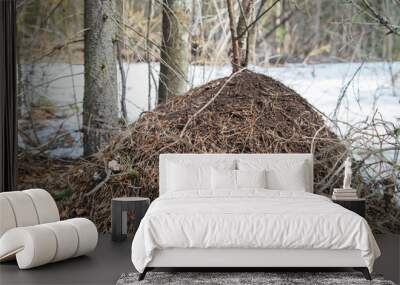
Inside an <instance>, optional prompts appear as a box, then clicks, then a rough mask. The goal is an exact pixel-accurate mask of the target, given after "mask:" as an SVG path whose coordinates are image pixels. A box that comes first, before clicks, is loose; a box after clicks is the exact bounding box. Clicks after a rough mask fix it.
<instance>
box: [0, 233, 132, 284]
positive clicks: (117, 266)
mask: <svg viewBox="0 0 400 285" xmlns="http://www.w3.org/2000/svg"><path fill="white" fill-rule="evenodd" d="M130 253H131V241H125V242H121V243H115V242H112V241H111V236H110V235H100V236H99V243H98V245H97V248H96V250H95V251H94V252H92V253H91V254H89V255H88V256H81V257H77V258H73V259H69V260H65V261H61V262H57V263H52V264H48V265H44V266H41V267H37V268H33V269H28V270H19V269H18V266H17V264H16V262H8V263H2V264H0V284H1V285H9V284H38V285H39V284H115V283H116V282H117V280H118V278H119V277H120V276H121V274H122V273H124V272H132V271H134V270H135V269H134V267H133V265H132V262H131V258H130Z"/></svg>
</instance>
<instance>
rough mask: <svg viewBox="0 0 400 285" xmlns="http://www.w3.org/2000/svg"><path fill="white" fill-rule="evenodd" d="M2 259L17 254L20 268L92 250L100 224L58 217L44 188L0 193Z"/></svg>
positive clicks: (14, 256) (52, 200)
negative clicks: (61, 219)
mask: <svg viewBox="0 0 400 285" xmlns="http://www.w3.org/2000/svg"><path fill="white" fill-rule="evenodd" d="M0 214H1V219H0V261H6V260H10V259H14V258H16V260H17V262H18V266H19V268H20V269H28V268H32V267H36V266H40V265H43V264H46V263H50V262H57V261H60V260H64V259H68V258H71V257H76V256H80V255H84V254H87V253H89V252H91V251H93V250H94V249H95V248H96V245H97V239H98V233H97V228H96V226H95V225H94V224H93V222H91V221H90V220H88V219H85V218H74V219H69V220H65V221H61V222H60V221H59V220H60V216H59V213H58V209H57V206H56V203H55V201H54V199H53V198H52V197H51V195H50V194H49V193H48V192H47V191H45V190H43V189H30V190H25V191H14V192H3V193H0Z"/></svg>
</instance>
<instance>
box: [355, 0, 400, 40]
mask: <svg viewBox="0 0 400 285" xmlns="http://www.w3.org/2000/svg"><path fill="white" fill-rule="evenodd" d="M362 2H363V4H364V6H365V8H367V10H368V11H370V12H371V13H372V15H373V17H374V18H375V19H376V20H377V21H378V22H379V23H380V24H381V25H382V26H384V27H386V28H387V29H388V30H389V32H388V34H396V35H398V36H400V28H399V27H396V26H394V25H392V24H391V23H390V22H389V21H388V20H387V19H386V18H384V17H383V16H381V15H380V14H379V13H378V12H377V11H376V10H375V9H374V8H373V7H372V6H371V4H370V3H369V2H368V1H367V0H362Z"/></svg>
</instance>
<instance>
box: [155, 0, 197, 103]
mask: <svg viewBox="0 0 400 285" xmlns="http://www.w3.org/2000/svg"><path fill="white" fill-rule="evenodd" d="M191 17H192V1H191V0H163V16H162V43H161V60H160V79H159V88H158V103H163V102H166V100H167V98H168V97H170V96H174V95H182V94H183V93H185V92H186V91H187V81H188V70H189V57H190V40H189V39H190V36H189V35H190V26H191V23H192V20H191V19H192V18H191Z"/></svg>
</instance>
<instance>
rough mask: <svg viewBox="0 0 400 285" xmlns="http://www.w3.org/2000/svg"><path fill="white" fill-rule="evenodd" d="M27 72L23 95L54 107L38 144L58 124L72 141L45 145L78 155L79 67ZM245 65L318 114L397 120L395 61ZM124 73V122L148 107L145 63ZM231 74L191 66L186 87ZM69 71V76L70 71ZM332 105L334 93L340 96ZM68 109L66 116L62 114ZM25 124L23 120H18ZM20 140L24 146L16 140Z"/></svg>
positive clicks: (399, 72)
mask: <svg viewBox="0 0 400 285" xmlns="http://www.w3.org/2000/svg"><path fill="white" fill-rule="evenodd" d="M151 68H152V73H153V75H154V79H155V80H154V81H155V82H158V64H152V66H151ZM23 69H24V72H30V73H31V74H33V76H31V77H32V81H31V86H32V88H29V90H25V92H28V93H27V94H26V95H27V98H28V99H29V100H33V101H37V100H39V101H40V102H43V101H45V102H47V103H49V102H50V104H52V105H55V106H57V114H58V115H59V116H58V118H57V119H53V118H52V119H50V120H42V121H41V122H40V123H41V125H42V127H41V128H39V130H38V136H39V138H40V140H41V143H42V144H45V143H46V142H47V141H49V140H52V139H53V138H54V136H55V134H57V131H59V129H60V126H62V128H63V129H65V130H68V131H69V133H70V135H71V136H72V138H73V139H74V140H75V143H73V144H72V146H70V145H67V144H66V145H65V147H63V146H57V147H56V148H54V149H52V150H50V152H49V153H50V154H51V155H52V156H54V157H70V158H76V157H79V156H80V155H81V154H82V147H81V133H80V132H79V128H80V125H81V118H80V116H76V115H74V114H73V111H76V109H77V108H78V109H79V110H80V111H81V110H82V99H83V86H84V79H83V66H82V65H67V64H38V65H35V66H31V65H26V66H24V68H23ZM250 69H251V70H254V71H256V72H259V73H264V74H266V75H269V76H271V77H273V78H275V79H277V80H279V81H281V82H283V83H284V84H286V85H287V86H289V87H291V88H293V89H294V90H296V91H297V92H298V93H299V94H300V95H302V96H303V97H305V98H306V99H307V100H308V101H309V102H310V103H311V104H313V105H314V106H315V107H316V108H317V109H318V110H320V111H321V112H323V113H324V114H326V115H328V116H329V117H332V116H334V115H335V110H337V111H336V117H337V118H338V119H340V120H343V121H346V122H350V123H351V122H356V121H361V120H364V119H365V118H367V117H368V116H371V115H372V114H373V113H375V112H376V111H378V112H380V113H381V115H382V117H383V118H384V119H385V120H388V121H391V122H393V123H395V122H396V123H398V122H399V119H400V62H394V63H385V62H377V63H365V64H361V63H339V64H318V65H303V64H291V65H286V66H282V67H271V68H263V67H257V66H251V67H250ZM125 70H126V72H127V103H126V104H127V110H128V117H129V120H130V121H134V120H136V119H137V118H138V116H139V115H140V113H141V112H143V111H146V110H147V109H148V107H147V106H148V86H149V84H148V66H147V65H146V64H144V63H143V64H142V63H137V64H130V65H126V66H125ZM230 73H231V69H230V67H229V66H191V67H190V79H189V81H190V82H189V83H190V86H199V85H201V84H204V83H206V82H208V81H210V80H212V79H216V78H220V77H223V76H227V75H229V74H230ZM71 75H72V76H71ZM151 86H152V88H151V105H152V106H154V101H155V90H156V88H155V87H156V86H155V85H154V82H153V81H152V80H151ZM343 94H344V95H345V96H343V99H342V100H341V105H340V108H339V109H337V102H338V98H340V97H342V95H343ZM67 114H70V116H68V117H67V118H66V117H65V115H67ZM24 123H26V122H24ZM20 145H21V146H26V145H25V144H24V142H23V140H22V139H20Z"/></svg>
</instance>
